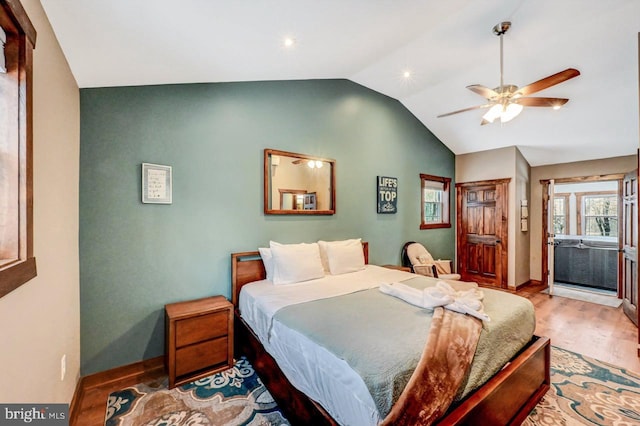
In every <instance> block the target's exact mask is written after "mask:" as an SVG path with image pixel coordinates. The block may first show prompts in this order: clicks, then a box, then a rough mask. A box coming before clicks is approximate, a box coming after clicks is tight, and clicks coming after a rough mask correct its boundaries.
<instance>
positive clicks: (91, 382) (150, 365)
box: [81, 355, 166, 392]
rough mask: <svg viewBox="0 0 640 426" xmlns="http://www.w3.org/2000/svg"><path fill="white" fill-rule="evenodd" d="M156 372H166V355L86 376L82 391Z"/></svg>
mask: <svg viewBox="0 0 640 426" xmlns="http://www.w3.org/2000/svg"><path fill="white" fill-rule="evenodd" d="M155 372H166V370H165V368H164V355H162V356H158V357H155V358H149V359H144V360H142V361H138V362H134V363H132V364H127V365H122V366H120V367H116V368H112V369H110V370H106V371H101V372H99V373H94V374H90V375H88V376H84V377H82V379H81V380H82V392H86V391H88V390H90V389H93V388H96V387H98V386H104V385H109V384H112V383H116V382H119V381H122V380H138V379H139V378H140V377H144V376H145V375H146V374H149V373H155Z"/></svg>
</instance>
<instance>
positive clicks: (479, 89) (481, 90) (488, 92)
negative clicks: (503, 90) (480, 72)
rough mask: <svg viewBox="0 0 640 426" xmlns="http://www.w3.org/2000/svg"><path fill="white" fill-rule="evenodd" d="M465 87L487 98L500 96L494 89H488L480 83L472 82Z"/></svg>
mask: <svg viewBox="0 0 640 426" xmlns="http://www.w3.org/2000/svg"><path fill="white" fill-rule="evenodd" d="M467 89H469V90H471V91H472V92H473V93H477V94H478V95H480V96H482V97H483V98H487V99H493V98H497V97H498V96H500V95H499V94H498V92H496V91H495V90H493V89H489V88H488V87H485V86H483V85H481V84H472V85H470V86H467Z"/></svg>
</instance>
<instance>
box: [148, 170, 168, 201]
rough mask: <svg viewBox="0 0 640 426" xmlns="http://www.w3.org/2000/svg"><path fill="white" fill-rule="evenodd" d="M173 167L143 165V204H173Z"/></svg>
mask: <svg viewBox="0 0 640 426" xmlns="http://www.w3.org/2000/svg"><path fill="white" fill-rule="evenodd" d="M171 179H172V178H171V166H162V165H160V164H151V163H142V202H143V203H145V204H147V203H149V204H171V203H172V199H171V194H172V181H171Z"/></svg>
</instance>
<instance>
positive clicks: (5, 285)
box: [0, 257, 38, 297]
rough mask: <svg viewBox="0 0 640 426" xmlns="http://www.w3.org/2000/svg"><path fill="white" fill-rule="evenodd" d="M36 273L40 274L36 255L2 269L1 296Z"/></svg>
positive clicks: (0, 271) (0, 279)
mask: <svg viewBox="0 0 640 426" xmlns="http://www.w3.org/2000/svg"><path fill="white" fill-rule="evenodd" d="M36 275H38V271H37V269H36V258H35V257H30V258H28V259H26V260H24V261H22V262H17V263H12V264H11V265H10V266H8V267H6V268H4V269H2V270H0V297H2V296H4V295H6V294H8V293H10V292H12V291H13V290H15V289H16V288H18V287H20V286H21V285H22V284H25V283H26V282H27V281H29V280H31V279H32V278H34V277H35V276H36Z"/></svg>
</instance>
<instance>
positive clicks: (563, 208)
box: [553, 194, 571, 235]
mask: <svg viewBox="0 0 640 426" xmlns="http://www.w3.org/2000/svg"><path fill="white" fill-rule="evenodd" d="M553 233H554V234H556V235H569V234H570V233H571V231H570V229H569V197H567V196H566V195H558V194H554V198H553Z"/></svg>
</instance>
